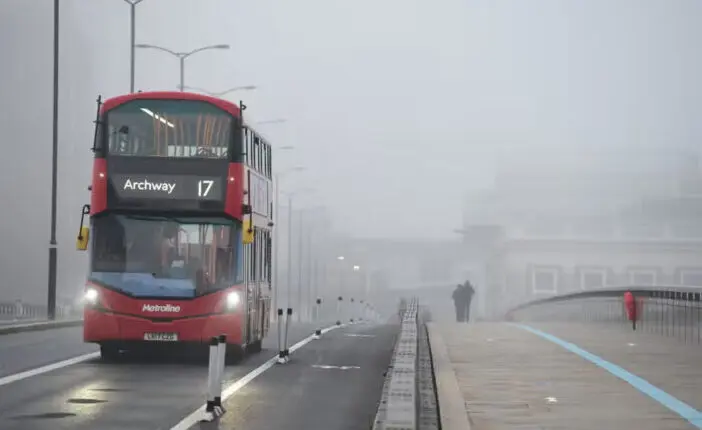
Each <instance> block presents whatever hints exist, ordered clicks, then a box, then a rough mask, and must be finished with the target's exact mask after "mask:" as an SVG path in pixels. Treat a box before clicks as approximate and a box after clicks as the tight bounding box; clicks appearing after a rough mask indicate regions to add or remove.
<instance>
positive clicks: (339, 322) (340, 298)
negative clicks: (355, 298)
mask: <svg viewBox="0 0 702 430" xmlns="http://www.w3.org/2000/svg"><path fill="white" fill-rule="evenodd" d="M343 300H344V298H343V297H341V296H339V298H338V299H337V300H336V317H337V318H338V319H337V320H336V325H341V302H342V301H343Z"/></svg>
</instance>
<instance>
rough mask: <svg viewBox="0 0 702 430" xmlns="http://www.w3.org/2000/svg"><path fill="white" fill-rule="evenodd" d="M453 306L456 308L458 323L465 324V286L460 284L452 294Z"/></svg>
mask: <svg viewBox="0 0 702 430" xmlns="http://www.w3.org/2000/svg"><path fill="white" fill-rule="evenodd" d="M451 298H452V299H453V305H454V307H455V308H456V321H457V322H464V321H465V315H466V293H465V286H463V285H461V284H458V285H457V286H456V289H455V290H453V294H451Z"/></svg>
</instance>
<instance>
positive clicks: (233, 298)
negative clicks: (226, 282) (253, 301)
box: [227, 291, 241, 309]
mask: <svg viewBox="0 0 702 430" xmlns="http://www.w3.org/2000/svg"><path fill="white" fill-rule="evenodd" d="M239 303H241V295H239V293H238V292H237V291H232V292H231V293H229V294H227V308H229V309H234V308H236V307H238V306H239Z"/></svg>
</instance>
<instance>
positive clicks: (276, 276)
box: [273, 146, 305, 318]
mask: <svg viewBox="0 0 702 430" xmlns="http://www.w3.org/2000/svg"><path fill="white" fill-rule="evenodd" d="M278 149H294V147H292V146H283V147H280V148H278ZM303 170H305V168H304V167H294V168H292V169H290V170H288V171H286V172H283V173H282V174H281V173H276V174H275V177H274V180H275V181H274V184H273V186H274V188H275V202H273V207H274V211H275V212H274V214H273V218H274V220H273V223H274V224H273V225H274V227H273V228H274V230H273V247H274V248H275V249H274V250H273V258H274V261H273V268H274V270H273V302H274V305H273V308H274V309H277V308H278V307H279V301H278V289H279V287H280V283H279V282H278V280H279V268H278V262H279V261H280V242H279V237H280V235H279V234H278V231H279V225H280V224H279V220H280V210H279V208H280V204H279V202H280V178H281V175H282V176H284V175H285V174H286V173H290V172H300V171H303ZM290 199H292V197H290ZM289 201H291V200H289ZM289 210H290V209H289ZM288 217H289V216H288ZM291 232H292V230H291V229H290V220H289V219H288V242H290V240H291V239H290V238H291V237H292V234H291ZM288 258H290V248H289V245H288ZM287 264H288V266H287V267H288V271H290V260H288V263H287ZM287 287H288V289H289V288H290V278H288V285H287ZM289 305H290V296H289V295H288V306H289ZM276 318H277V314H276Z"/></svg>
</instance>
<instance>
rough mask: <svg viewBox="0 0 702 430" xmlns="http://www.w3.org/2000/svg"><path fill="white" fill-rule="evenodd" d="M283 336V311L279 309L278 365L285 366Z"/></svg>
mask: <svg viewBox="0 0 702 430" xmlns="http://www.w3.org/2000/svg"><path fill="white" fill-rule="evenodd" d="M283 335H284V333H283V309H282V308H278V364H283V363H285V362H286V361H285V346H284V345H283Z"/></svg>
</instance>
